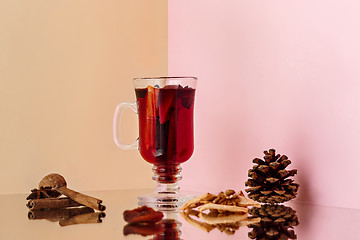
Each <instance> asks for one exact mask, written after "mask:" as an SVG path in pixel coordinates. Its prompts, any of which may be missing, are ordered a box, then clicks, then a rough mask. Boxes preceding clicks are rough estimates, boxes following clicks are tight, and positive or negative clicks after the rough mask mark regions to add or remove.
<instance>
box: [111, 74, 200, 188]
mask: <svg viewBox="0 0 360 240" xmlns="http://www.w3.org/2000/svg"><path fill="white" fill-rule="evenodd" d="M196 81H197V79H196V78H195V77H159V78H135V79H134V85H135V93H136V99H137V104H135V103H120V104H119V105H118V106H117V108H116V111H115V115H114V140H115V143H116V144H117V146H119V147H120V148H123V149H137V148H139V151H140V154H141V156H142V157H143V158H144V159H145V160H146V161H147V162H149V163H151V164H153V165H154V168H153V171H154V173H155V174H154V176H153V179H154V180H155V181H157V182H158V189H157V190H158V191H157V192H158V193H159V192H167V193H169V194H170V193H172V194H177V192H178V186H177V181H178V180H180V179H181V176H180V171H181V167H180V164H181V163H183V162H185V161H187V160H188V159H189V158H190V157H191V155H192V153H193V151H194V126H193V113H194V97H195V88H196ZM127 108H131V109H132V110H134V111H135V112H137V113H138V116H139V139H138V141H137V142H135V143H134V144H132V145H125V144H123V142H122V138H121V131H120V121H121V116H122V114H123V112H124V110H125V109H127Z"/></svg>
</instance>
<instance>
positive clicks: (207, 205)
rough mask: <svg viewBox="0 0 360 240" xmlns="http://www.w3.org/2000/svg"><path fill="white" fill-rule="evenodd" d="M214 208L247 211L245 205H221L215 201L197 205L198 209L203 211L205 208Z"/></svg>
mask: <svg viewBox="0 0 360 240" xmlns="http://www.w3.org/2000/svg"><path fill="white" fill-rule="evenodd" d="M211 209H216V210H218V211H229V212H245V213H246V212H248V211H249V209H248V208H247V207H238V206H229V205H222V204H216V203H207V204H205V205H203V206H201V207H199V211H200V212H203V211H206V210H211Z"/></svg>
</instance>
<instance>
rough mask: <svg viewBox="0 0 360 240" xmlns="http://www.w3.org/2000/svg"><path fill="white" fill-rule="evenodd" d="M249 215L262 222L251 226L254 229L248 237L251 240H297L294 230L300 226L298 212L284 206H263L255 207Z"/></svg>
mask: <svg viewBox="0 0 360 240" xmlns="http://www.w3.org/2000/svg"><path fill="white" fill-rule="evenodd" d="M249 213H250V214H251V215H252V217H260V218H261V221H260V222H258V223H254V224H250V225H248V227H250V228H252V230H251V231H250V232H249V234H248V236H249V238H251V239H264V240H275V239H276V240H279V239H281V240H287V239H296V238H297V237H296V234H295V232H294V230H293V227H294V226H297V225H298V224H299V220H298V217H297V215H296V211H295V210H293V209H292V208H290V207H286V206H283V205H270V204H265V205H262V206H261V208H257V207H254V208H252V209H250V211H249Z"/></svg>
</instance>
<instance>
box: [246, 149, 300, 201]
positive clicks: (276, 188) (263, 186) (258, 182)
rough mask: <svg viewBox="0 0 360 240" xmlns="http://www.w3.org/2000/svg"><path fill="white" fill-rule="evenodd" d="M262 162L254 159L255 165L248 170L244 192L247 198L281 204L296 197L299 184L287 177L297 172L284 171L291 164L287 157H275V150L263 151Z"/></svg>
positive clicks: (278, 155)
mask: <svg viewBox="0 0 360 240" xmlns="http://www.w3.org/2000/svg"><path fill="white" fill-rule="evenodd" d="M264 154H265V156H264V160H262V159H260V158H255V159H254V160H253V163H256V165H254V166H253V168H252V169H250V170H249V174H248V175H249V179H248V180H247V181H246V182H245V186H248V187H249V188H247V189H246V190H245V191H246V192H247V193H248V197H249V198H251V199H253V200H255V201H258V202H262V203H272V204H273V203H282V202H286V201H289V200H291V199H293V198H295V197H296V194H297V191H298V188H299V184H297V183H294V182H293V181H294V180H292V179H289V178H288V177H291V176H294V175H295V174H296V173H297V170H295V169H294V170H289V171H288V170H285V168H286V167H287V166H288V165H289V164H290V163H291V161H290V160H289V159H288V157H287V156H285V155H282V156H280V154H277V155H275V149H270V150H269V151H264Z"/></svg>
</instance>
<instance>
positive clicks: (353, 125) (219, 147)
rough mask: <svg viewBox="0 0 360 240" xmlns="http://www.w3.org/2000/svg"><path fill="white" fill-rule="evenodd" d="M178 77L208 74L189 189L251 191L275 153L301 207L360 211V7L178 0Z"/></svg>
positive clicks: (173, 41)
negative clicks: (257, 170) (254, 173)
mask: <svg viewBox="0 0 360 240" xmlns="http://www.w3.org/2000/svg"><path fill="white" fill-rule="evenodd" d="M168 7H169V15H168V18H169V26H168V31H169V42H168V49H169V50H168V51H169V60H168V61H169V75H194V76H197V77H198V78H199V82H198V90H197V96H196V131H195V141H196V145H195V148H196V149H195V153H194V155H193V157H192V159H191V160H190V161H189V162H187V163H186V164H184V165H183V177H184V178H183V180H182V181H181V186H182V187H183V188H184V189H185V188H186V189H192V190H199V191H201V190H203V189H209V191H210V190H213V191H217V190H224V189H225V188H234V189H239V190H240V189H245V186H244V182H245V181H246V179H247V171H248V169H249V168H251V167H252V165H253V163H252V159H253V158H255V157H262V156H263V154H262V151H263V150H266V149H269V148H275V149H276V150H277V152H278V153H280V154H286V155H287V156H288V157H289V158H290V159H291V160H292V162H293V163H292V164H291V165H290V167H289V168H290V169H291V168H296V169H298V175H297V176H296V178H295V180H296V181H297V182H298V183H300V184H301V186H300V192H299V197H298V198H297V199H296V201H298V202H308V203H314V204H321V205H329V206H338V207H348V208H359V204H358V198H359V197H360V187H359V186H358V182H359V175H360V172H359V169H360V162H359V159H358V153H359V149H360V148H359V147H360V143H359V139H360V138H359V136H360V126H359V123H360V114H359V105H360V94H359V93H360V83H359V77H360V68H359V62H360V44H359V43H360V34H359V29H360V15H359V14H358V13H359V10H360V4H359V3H358V2H357V1H346V0H345V1H334V0H330V1H325V0H320V1H310V0H302V1H295V0H291V1H289V0H284V1H282V0H272V1H257V0H254V1H240V0H227V1H214V0H206V1H205V0H198V1H190V0H181V1H180V0H173V1H169V6H168Z"/></svg>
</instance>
